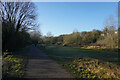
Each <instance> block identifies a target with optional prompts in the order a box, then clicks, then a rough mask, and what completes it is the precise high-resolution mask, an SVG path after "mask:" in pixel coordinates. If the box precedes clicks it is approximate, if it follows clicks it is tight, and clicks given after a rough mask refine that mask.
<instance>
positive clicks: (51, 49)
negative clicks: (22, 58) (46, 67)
mask: <svg viewBox="0 0 120 80" xmlns="http://www.w3.org/2000/svg"><path fill="white" fill-rule="evenodd" d="M40 49H41V50H42V51H43V52H45V53H46V54H47V55H48V56H49V57H51V58H52V59H54V60H55V61H56V62H58V63H59V64H60V65H61V66H62V67H63V68H65V69H66V71H68V72H69V73H70V74H72V75H73V76H74V77H76V78H120V73H119V70H120V66H119V64H118V52H113V51H105V50H96V49H85V48H78V47H62V46H46V47H44V48H43V47H40Z"/></svg>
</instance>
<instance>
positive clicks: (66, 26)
mask: <svg viewBox="0 0 120 80" xmlns="http://www.w3.org/2000/svg"><path fill="white" fill-rule="evenodd" d="M35 5H36V12H37V15H38V16H37V22H38V23H39V24H40V28H39V29H38V30H40V31H41V33H42V35H46V34H47V33H48V32H51V33H52V35H53V36H59V35H61V34H70V33H72V32H73V31H74V30H77V31H78V32H82V31H92V30H93V29H97V30H102V29H103V28H104V27H105V26H104V22H105V20H106V18H108V17H109V16H110V15H112V16H114V17H117V6H118V3H117V2H35Z"/></svg>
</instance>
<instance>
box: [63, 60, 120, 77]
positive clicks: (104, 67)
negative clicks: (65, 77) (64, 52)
mask: <svg viewBox="0 0 120 80" xmlns="http://www.w3.org/2000/svg"><path fill="white" fill-rule="evenodd" d="M64 66H65V68H67V69H68V70H69V72H71V73H72V74H73V76H75V77H77V78H120V73H119V71H120V67H119V66H118V65H115V64H112V63H108V62H101V61H98V60H95V59H89V58H81V59H75V60H73V62H72V63H70V64H65V65H64Z"/></svg>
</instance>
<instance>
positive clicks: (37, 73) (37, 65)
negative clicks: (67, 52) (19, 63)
mask: <svg viewBox="0 0 120 80" xmlns="http://www.w3.org/2000/svg"><path fill="white" fill-rule="evenodd" d="M24 78H73V77H72V76H71V75H70V74H69V73H68V72H66V71H65V70H64V69H63V68H61V67H60V66H59V64H57V63H56V62H55V61H53V60H52V59H50V58H49V57H48V56H47V55H46V54H45V53H43V52H42V51H40V50H39V49H38V48H36V47H34V46H31V47H30V50H29V52H28V64H27V67H26V70H25V76H24Z"/></svg>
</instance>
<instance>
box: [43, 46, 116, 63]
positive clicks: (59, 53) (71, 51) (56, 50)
mask: <svg viewBox="0 0 120 80" xmlns="http://www.w3.org/2000/svg"><path fill="white" fill-rule="evenodd" d="M41 49H42V50H43V51H44V52H46V53H47V55H48V56H50V57H52V58H54V59H56V61H58V62H66V61H70V60H73V59H76V58H93V59H98V60H101V61H105V62H112V63H115V64H118V52H111V51H104V50H95V49H85V48H79V47H61V46H47V47H46V48H45V49H44V48H41Z"/></svg>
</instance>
